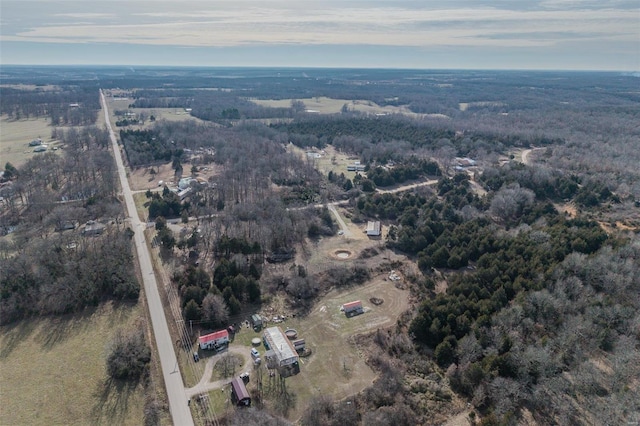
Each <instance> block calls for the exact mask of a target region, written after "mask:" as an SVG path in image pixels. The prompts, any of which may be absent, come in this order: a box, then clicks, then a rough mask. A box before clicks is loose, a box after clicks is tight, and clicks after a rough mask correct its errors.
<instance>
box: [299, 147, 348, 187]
mask: <svg viewBox="0 0 640 426" xmlns="http://www.w3.org/2000/svg"><path fill="white" fill-rule="evenodd" d="M287 150H288V151H289V152H291V153H294V154H296V155H298V156H299V157H300V158H302V159H308V160H309V161H312V162H313V163H314V165H315V168H316V169H317V170H318V171H319V172H320V173H322V174H323V175H325V176H326V175H327V174H329V172H330V171H331V172H333V173H337V174H338V175H340V173H344V175H345V176H346V177H347V178H348V179H352V180H353V178H354V177H355V175H356V172H349V171H347V166H348V165H349V164H352V163H353V162H354V161H358V160H359V158H358V157H354V156H349V155H347V154H345V153H343V152H341V151H339V150H337V149H335V148H334V147H333V146H331V145H327V146H326V147H325V148H324V149H322V150H318V149H313V150H304V149H302V148H299V147H297V146H295V145H293V144H289V145H287Z"/></svg>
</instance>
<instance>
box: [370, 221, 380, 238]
mask: <svg viewBox="0 0 640 426" xmlns="http://www.w3.org/2000/svg"><path fill="white" fill-rule="evenodd" d="M381 233H382V225H380V221H377V220H376V221H375V222H371V221H369V222H367V236H369V237H379V236H380V234H381Z"/></svg>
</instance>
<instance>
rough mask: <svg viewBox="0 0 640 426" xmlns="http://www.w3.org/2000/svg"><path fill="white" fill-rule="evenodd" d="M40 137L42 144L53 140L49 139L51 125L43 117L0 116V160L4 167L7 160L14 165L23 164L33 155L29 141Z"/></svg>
mask: <svg viewBox="0 0 640 426" xmlns="http://www.w3.org/2000/svg"><path fill="white" fill-rule="evenodd" d="M36 138H41V139H42V142H43V143H44V144H50V143H52V142H55V140H53V139H51V127H49V122H48V120H47V119H45V118H37V119H28V120H10V119H9V118H8V117H7V116H6V115H3V116H2V117H1V118H0V162H1V163H2V164H1V166H2V168H3V169H4V165H5V163H7V162H9V163H11V164H13V165H14V166H16V167H19V166H21V165H22V164H24V163H25V162H26V161H27V160H28V159H29V158H31V157H32V156H33V155H38V153H34V152H33V147H30V146H29V142H31V141H32V140H34V139H36Z"/></svg>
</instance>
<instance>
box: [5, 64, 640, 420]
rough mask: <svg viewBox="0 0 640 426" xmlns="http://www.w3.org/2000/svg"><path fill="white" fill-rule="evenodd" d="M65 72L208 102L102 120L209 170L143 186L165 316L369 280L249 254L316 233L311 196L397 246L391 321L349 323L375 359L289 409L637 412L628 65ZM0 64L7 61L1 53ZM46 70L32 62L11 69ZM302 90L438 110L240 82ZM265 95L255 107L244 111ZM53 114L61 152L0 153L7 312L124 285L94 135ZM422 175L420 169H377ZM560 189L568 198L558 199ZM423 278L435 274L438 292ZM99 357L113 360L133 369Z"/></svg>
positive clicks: (307, 299) (639, 368) (638, 181)
mask: <svg viewBox="0 0 640 426" xmlns="http://www.w3.org/2000/svg"><path fill="white" fill-rule="evenodd" d="M17 71H20V70H17ZM174 71H175V70H174ZM67 73H71V72H70V71H67ZM61 75H62V76H63V77H61V81H63V80H64V79H65V78H66V79H69V78H76V79H77V81H79V82H80V83H77V84H78V87H80V89H74V90H77V91H76V92H72V93H83V90H85V88H86V93H88V94H89V93H92V92H91V90H94V91H95V92H96V93H97V90H95V89H91V90H89V87H91V84H93V83H88V82H87V80H84V79H85V78H88V77H87V76H88V75H94V76H96V77H97V79H98V80H99V81H100V84H101V86H102V87H108V88H114V89H116V88H117V89H119V90H128V91H130V94H131V97H132V98H133V102H132V105H131V106H130V107H131V108H132V109H133V110H135V108H143V107H144V108H147V107H150V108H162V107H171V108H191V113H192V115H194V116H196V117H198V118H200V119H202V120H205V122H204V123H202V122H196V121H186V122H175V123H170V122H165V121H157V122H154V123H153V124H151V125H149V126H147V127H145V129H144V130H132V129H129V128H126V126H124V128H123V129H122V130H121V132H120V139H121V142H122V144H123V145H124V149H125V152H126V154H127V159H128V162H129V165H130V166H131V167H145V168H151V169H152V168H153V167H154V166H157V165H158V164H161V163H171V165H172V167H173V169H174V171H175V174H176V175H175V177H176V178H178V177H181V176H187V175H188V170H189V169H191V170H192V173H195V171H196V170H197V168H198V167H202V166H209V167H215V169H216V173H215V174H214V175H213V176H212V177H210V178H209V180H208V181H207V182H206V183H200V182H198V183H196V182H193V183H192V193H191V195H190V197H189V199H188V201H187V202H181V201H180V199H179V197H177V195H176V194H174V193H173V192H171V191H169V190H168V189H167V188H165V189H164V190H163V191H161V192H153V193H152V192H151V191H149V192H148V193H147V197H148V200H147V201H148V205H147V206H148V208H149V216H150V219H152V220H155V225H156V230H157V237H156V241H159V242H160V245H161V250H162V253H163V256H164V258H165V259H167V258H174V259H181V262H180V263H179V266H178V267H176V268H175V270H174V274H173V277H172V282H173V285H174V286H175V289H176V291H177V292H178V293H179V294H180V296H181V301H180V303H181V306H180V307H181V309H182V313H183V315H184V318H185V319H187V320H193V321H196V323H197V324H202V326H203V327H212V328H213V327H219V326H224V325H225V324H226V323H227V321H230V320H232V319H233V318H237V315H238V314H239V313H241V312H242V311H243V309H244V308H246V307H247V306H256V305H258V304H259V303H260V302H261V301H262V300H264V299H265V296H268V295H270V294H273V293H276V292H284V293H285V294H286V296H287V297H290V298H292V299H296V300H298V301H299V306H298V307H299V308H305V307H306V308H308V307H309V306H311V305H312V303H313V301H314V299H315V298H316V297H317V296H319V295H320V294H321V293H322V291H324V290H327V289H329V288H332V287H340V286H345V285H357V284H358V283H362V282H366V280H367V279H368V278H369V277H370V273H371V271H370V270H369V269H367V268H365V267H364V266H363V264H361V263H357V262H356V263H354V265H353V267H352V268H346V267H344V268H341V267H332V268H329V269H328V270H327V271H323V273H322V274H315V275H313V274H308V273H307V270H306V269H305V267H304V265H296V267H291V268H290V269H289V272H288V273H286V274H281V275H277V274H276V275H275V276H274V275H273V274H265V270H266V269H268V267H269V266H268V265H269V262H285V264H287V263H286V262H290V260H291V259H292V257H293V255H294V253H295V252H296V251H297V250H308V249H309V244H310V242H313V241H314V240H316V241H317V240H318V239H321V238H323V237H325V236H331V235H333V234H334V233H335V232H336V229H337V228H336V225H335V224H334V223H333V220H332V218H331V215H330V213H329V212H328V210H327V209H323V208H319V207H318V206H317V204H320V203H323V202H326V201H331V200H336V199H340V200H344V202H345V203H348V204H347V205H346V208H347V209H348V210H349V212H350V213H349V214H350V215H351V220H352V221H353V222H355V223H358V222H363V221H366V220H372V219H377V220H381V221H382V222H383V224H384V225H385V226H387V227H388V229H389V233H388V237H387V239H386V240H385V241H384V244H385V245H386V246H387V247H389V248H391V249H393V250H395V251H396V252H397V253H401V254H404V255H405V256H406V257H407V259H408V261H409V262H413V263H415V265H417V267H418V269H419V273H417V274H416V275H415V276H413V277H411V292H412V296H413V299H414V300H415V306H414V308H415V309H413V311H412V312H408V313H407V314H405V315H403V316H402V317H401V318H400V319H399V320H398V323H397V326H396V327H395V328H393V329H389V330H378V331H377V332H376V333H374V334H373V335H371V336H360V337H359V338H360V339H362V343H363V344H368V345H370V346H369V347H371V348H373V349H372V351H371V353H370V354H369V358H368V363H369V364H370V365H371V366H372V367H373V368H374V369H376V370H377V371H378V372H379V378H378V379H377V380H376V382H375V383H374V384H373V385H372V386H371V387H369V388H367V389H366V390H365V391H363V392H362V393H361V394H360V395H358V397H357V398H353V399H352V400H351V402H352V403H353V406H352V407H353V409H351V408H350V409H349V410H346V409H345V408H344V407H345V405H344V404H341V403H340V402H335V401H331V400H330V399H328V398H319V399H317V400H314V401H312V402H311V403H310V405H309V408H308V409H307V411H306V412H305V414H304V415H303V418H302V419H301V422H302V424H305V425H327V424H344V423H352V424H358V423H362V424H367V425H387V424H395V425H404V424H406V425H413V424H425V423H429V421H430V420H429V419H430V417H429V416H430V410H437V408H434V406H433V405H428V404H427V402H425V401H427V400H428V401H430V402H429V404H431V403H433V401H437V404H439V406H443V405H446V404H447V403H448V402H449V401H451V399H452V393H451V392H455V393H456V394H457V396H458V397H460V398H463V399H464V400H465V401H467V402H468V403H469V404H470V408H471V413H472V415H471V417H470V419H471V420H472V421H475V420H478V421H477V422H478V423H479V424H484V425H493V424H517V423H518V422H521V421H522V419H523V418H525V417H526V416H531V417H532V418H533V419H534V420H535V421H537V422H538V423H540V424H554V423H557V424H623V423H625V422H627V421H629V420H630V419H633V417H632V416H633V415H634V413H638V412H640V406H638V401H637V397H636V395H637V378H638V377H639V376H640V349H639V347H638V345H639V340H640V334H639V332H640V329H639V328H638V327H639V324H640V316H639V315H640V314H639V312H640V305H639V303H640V302H639V299H638V297H637V295H638V294H640V270H639V268H640V259H639V258H640V246H639V245H638V231H637V230H638V229H639V227H640V220H639V219H638V215H639V212H638V208H639V207H638V204H639V203H638V201H640V171H639V169H638V168H637V164H638V161H640V150H638V147H639V146H640V131H639V129H638V127H637V122H638V119H639V117H640V97H638V95H637V90H635V89H634V87H635V85H637V77H632V76H625V75H618V74H607V73H602V74H598V73H571V74H567V73H521V72H513V73H504V72H428V71H392V70H349V71H338V70H311V71H305V72H303V71H302V70H295V69H290V70H283V71H282V72H281V73H276V72H275V71H274V70H204V69H184V70H180V71H179V72H178V71H175V72H160V71H159V70H156V69H152V68H150V69H142V70H141V71H140V70H138V72H136V73H135V74H134V73H130V72H128V71H126V70H121V69H116V68H103V69H96V70H94V69H92V70H86V71H84V72H81V71H77V72H76V74H74V75H73V76H71V75H69V74H66V75H65V74H64V73H63V74H61ZM229 77H233V78H229ZM12 79H13V80H15V82H16V83H17V82H19V80H20V79H19V78H18V77H17V76H15V75H14V76H11V73H10V76H9V80H8V81H9V82H11V81H13V80H12ZM42 79H43V77H41V76H40V75H39V74H37V73H36V74H34V76H33V78H32V80H31V81H25V83H31V84H44V82H43V80H42ZM82 81H84V83H82ZM49 82H50V81H49ZM58 83H59V82H58ZM603 88H605V89H603ZM213 89H215V90H213ZM2 90H5V91H6V92H2V93H3V94H5V93H6V94H8V95H9V96H7V97H5V96H3V101H2V102H3V103H2V108H3V111H4V112H5V113H7V114H9V112H11V114H12V115H13V117H14V118H19V117H16V114H20V116H24V115H25V114H30V115H49V114H51V112H50V110H49V109H47V108H48V107H47V105H49V104H53V103H55V102H56V101H55V100H49V99H50V98H48V97H45V96H44V94H43V93H41V92H40V91H36V92H34V93H33V97H31V95H30V96H29V97H25V98H24V99H26V101H25V105H24V106H23V105H22V104H20V102H19V100H20V96H19V92H20V91H21V90H22V89H18V88H10V89H9V88H6V87H5V88H3V89H2ZM41 95H42V97H39V96H41ZM47 96H51V99H56V98H55V96H54V95H53V94H49V95H47ZM65 96H66V95H65ZM318 96H329V97H334V98H339V99H354V100H355V99H358V100H368V101H371V102H375V103H377V104H379V105H396V106H399V105H404V106H406V107H408V108H409V109H410V110H411V111H413V112H416V113H429V114H432V113H433V114H443V115H446V116H447V117H446V118H445V117H442V116H439V117H429V116H422V117H417V118H408V117H406V116H402V117H401V116H384V117H376V116H368V115H366V114H361V113H356V112H353V111H349V110H348V108H347V109H346V110H343V111H342V112H341V113H339V114H336V115H326V116H313V115H310V114H306V113H304V105H303V104H300V103H298V102H292V104H291V107H290V108H266V107H260V106H257V105H256V104H254V103H252V102H251V99H254V98H257V99H304V98H309V97H318ZM5 98H6V100H5ZM32 99H38V100H33V101H32ZM60 99H63V98H60ZM60 99H59V100H58V101H59V105H62V104H63V103H65V102H81V101H78V100H73V101H71V100H69V99H67V98H64V99H65V101H64V102H62V101H61V100H60ZM96 99H97V98H96ZM60 102H62V103H60ZM82 102H86V103H87V104H88V103H89V101H88V100H86V101H82ZM31 103H33V104H37V105H40V106H39V107H38V108H40V109H38V108H32V107H30V106H29V105H30V104H31ZM461 103H463V104H465V107H464V108H462V107H461V105H460V104H461ZM54 116H59V119H60V120H61V121H59V123H61V124H62V123H71V122H70V121H68V120H70V118H64V117H65V115H64V114H63V113H59V114H57V113H56V114H54V115H53V116H51V118H52V120H53V119H54ZM264 118H268V119H271V120H270V122H269V124H263V123H261V122H259V121H258V120H254V119H264ZM65 120H67V121H65ZM54 123H55V122H54ZM61 135H62V137H63V138H64V142H65V146H66V147H68V148H65V155H64V156H56V155H53V154H46V155H42V156H38V157H34V158H33V159H32V160H29V162H27V163H26V164H25V165H24V166H21V167H18V168H15V167H12V166H11V167H10V165H7V166H6V167H5V180H9V181H10V183H11V184H10V185H6V186H4V187H3V188H2V191H3V192H2V195H3V204H2V207H3V213H2V216H1V220H2V225H3V228H4V229H9V228H11V229H12V230H14V232H15V238H13V240H12V242H11V244H8V243H6V242H5V241H3V242H2V244H3V247H2V256H3V259H4V260H3V262H4V264H3V268H2V269H1V270H0V273H1V274H2V275H1V276H0V283H1V284H2V288H1V291H2V292H1V301H2V311H3V317H2V319H3V322H6V321H11V320H14V319H18V318H21V317H24V316H26V315H32V314H39V313H60V312H69V311H73V310H75V309H78V308H79V307H81V306H84V305H86V304H92V303H96V302H97V301H99V300H102V299H103V298H107V297H109V298H114V297H115V298H125V299H126V298H131V297H135V296H136V295H137V292H138V288H137V284H135V283H134V282H133V281H132V280H131V276H130V271H131V267H130V265H131V259H130V256H129V255H127V254H126V253H130V251H129V250H128V249H126V248H127V247H128V245H129V244H130V243H129V240H128V238H127V233H126V231H125V230H124V228H123V226H122V225H121V224H120V221H119V219H120V218H121V210H120V206H119V204H118V203H117V201H116V200H115V198H114V195H115V194H114V192H113V191H114V189H113V188H114V180H115V173H114V168H113V164H112V160H111V157H110V155H109V153H108V151H107V149H106V147H107V145H108V138H107V135H106V134H105V133H104V132H103V131H102V130H100V129H95V128H85V129H84V130H80V131H77V130H70V131H67V132H62V133H61ZM289 144H293V145H296V146H297V147H301V148H304V149H307V148H324V147H325V146H326V145H332V146H333V147H334V148H336V149H337V150H339V151H341V152H344V153H346V154H349V155H351V156H357V157H358V158H360V160H361V161H362V162H363V164H365V165H366V169H365V172H364V173H363V174H357V175H356V177H355V178H354V179H352V180H351V179H347V178H346V177H345V176H344V174H338V173H333V172H332V173H329V174H328V175H327V176H324V175H322V174H321V173H319V172H318V170H317V169H316V168H315V167H314V164H313V162H312V161H310V160H308V159H306V158H305V159H302V158H301V157H299V156H298V155H295V154H294V153H293V152H292V151H291V150H290V149H288V146H289ZM522 149H533V150H532V151H530V152H529V154H530V156H531V157H530V158H532V159H533V160H531V162H532V164H522V162H518V161H515V156H516V154H517V153H519V152H521V150H522ZM465 156H466V157H471V158H473V159H475V160H477V161H478V164H479V166H478V167H477V168H474V169H473V170H462V171H456V169H455V168H454V158H455V157H465ZM193 167H195V169H193ZM427 179H429V180H432V179H433V180H435V179H437V184H435V185H432V186H428V187H427V186H423V187H419V188H416V189H413V190H411V191H407V192H401V193H380V192H377V191H376V188H377V187H390V186H394V185H397V184H401V183H405V182H418V181H424V180H427ZM434 182H435V181H434ZM485 192H486V194H485ZM563 206H573V207H575V208H576V212H575V213H574V214H568V213H566V214H565V212H564V207H563ZM172 217H182V218H183V220H188V218H189V217H197V218H198V219H197V221H198V223H197V227H195V228H194V229H193V230H192V231H190V232H187V233H186V234H183V235H180V236H178V235H176V234H174V233H173V232H172V231H170V230H169V228H168V226H167V218H172ZM62 218H74V219H76V218H77V219H76V220H77V221H79V222H80V223H82V222H84V221H86V220H89V219H98V218H103V219H107V220H106V221H109V220H111V221H113V224H112V226H110V227H109V228H108V235H109V237H108V238H94V239H88V238H87V239H80V237H78V236H77V235H75V234H73V236H71V237H70V236H69V234H68V233H66V232H62V233H52V230H54V229H56V228H60V227H61V226H62V225H63V222H64V220H63V219H62ZM604 225H607V226H604ZM626 228H628V230H625V229H626ZM70 242H73V243H74V244H69V243H70ZM69 247H74V249H73V250H72V249H70V248H69ZM78 247H81V248H82V250H79V249H78ZM16 253H17V254H19V255H16ZM45 253H46V255H45ZM34 260H37V262H34ZM4 265H6V267H5V266H4ZM87 265H91V268H90V269H91V270H89V269H87V268H88V266H87ZM95 265H98V267H96V266H95ZM47 276H50V277H55V280H51V279H48V280H47V279H44V278H43V277H47ZM443 283H444V285H445V287H446V291H442V290H440V291H438V293H437V294H436V287H438V286H440V287H442V285H443ZM89 284H91V285H89ZM7 312H8V313H10V315H9V316H7V314H6V313H7ZM301 312H302V313H304V310H303V309H302V310H301ZM134 338H135V336H133V337H132V336H129V337H127V336H120V337H119V340H118V342H115V343H118V344H121V346H122V345H125V346H126V344H127V342H128V341H131V340H132V339H134ZM364 342H366V343H364ZM115 347H118V345H115ZM145 356H146V353H142V354H141V359H144V358H145ZM118 365H119V364H118V363H117V362H116V363H114V374H118V371H120V372H121V374H123V375H126V374H129V370H127V369H124V370H122V371H121V370H118V369H117V368H116V367H117V366H118ZM132 371H133V372H134V374H135V373H136V371H137V370H135V369H134V370H132ZM434 383H436V384H435V385H434ZM427 396H428V397H427ZM429 398H430V399H429ZM253 415H255V413H254V412H248V413H247V414H246V415H245V416H244V417H246V418H249V417H251V416H253ZM476 416H478V418H476ZM241 418H243V416H237V418H236V420H233V419H230V420H229V421H230V422H231V424H233V422H234V421H236V422H237V421H240V420H238V419H241ZM272 420H273V422H272V423H273V424H278V422H279V421H278V420H277V419H272Z"/></svg>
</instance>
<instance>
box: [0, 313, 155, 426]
mask: <svg viewBox="0 0 640 426" xmlns="http://www.w3.org/2000/svg"><path fill="white" fill-rule="evenodd" d="M140 315H141V313H140V308H139V307H138V306H131V305H126V304H113V303H106V304H103V305H100V306H98V307H96V308H88V309H85V310H84V311H83V312H81V313H78V314H74V315H67V316H60V317H45V318H38V319H29V320H23V321H20V322H18V323H14V324H11V325H8V326H3V327H1V328H0V382H1V383H2V392H0V406H1V407H2V409H1V410H0V424H2V425H74V424H75V425H80V424H83V425H87V424H91V425H112V424H119V425H141V424H143V408H144V398H143V390H142V385H137V386H136V385H132V386H128V385H120V384H116V383H112V382H111V381H110V380H109V378H108V377H107V374H106V368H105V355H106V346H107V344H108V342H109V341H110V339H111V337H112V336H113V335H114V332H115V331H116V330H117V329H118V328H120V327H124V326H126V325H127V324H131V323H132V322H133V321H135V320H136V319H137V318H139V317H140Z"/></svg>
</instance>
